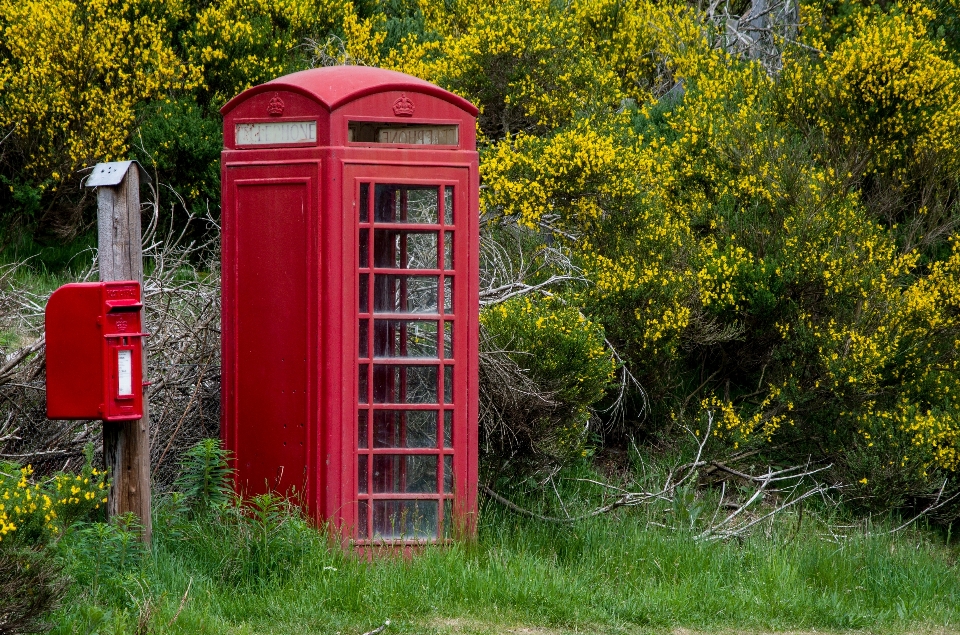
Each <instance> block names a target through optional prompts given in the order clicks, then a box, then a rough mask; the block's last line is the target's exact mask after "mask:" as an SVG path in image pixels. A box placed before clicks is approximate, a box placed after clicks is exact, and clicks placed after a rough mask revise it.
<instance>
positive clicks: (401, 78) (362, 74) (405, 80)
mask: <svg viewBox="0 0 960 635" xmlns="http://www.w3.org/2000/svg"><path fill="white" fill-rule="evenodd" d="M278 88H283V89H287V90H292V91H294V92H299V93H302V94H304V95H306V96H308V97H310V98H312V99H315V100H316V101H318V102H320V103H321V104H323V105H324V106H325V107H326V108H327V109H328V110H331V111H332V110H335V109H336V108H339V107H340V106H342V105H343V104H346V103H348V102H351V101H353V100H355V99H359V98H360V97H363V96H365V95H370V94H372V93H380V92H386V91H391V90H409V91H414V92H419V93H423V94H427V95H432V96H434V97H437V98H439V99H442V100H444V101H447V102H449V103H451V104H453V105H455V106H457V107H458V108H460V109H462V110H464V111H465V112H467V113H469V114H470V116H472V117H476V116H477V113H478V112H479V111H478V110H477V107H476V106H474V105H473V104H471V103H470V102H469V101H467V100H466V99H464V98H463V97H460V96H459V95H455V94H453V93H451V92H450V91H447V90H444V89H442V88H440V87H439V86H436V85H435V84H431V83H430V82H426V81H424V80H422V79H419V78H417V77H414V76H412V75H407V74H406V73H398V72H397V71H390V70H386V69H383V68H372V67H369V66H328V67H326V68H311V69H308V70H305V71H299V72H297V73H291V74H289V75H284V76H283V77H278V78H276V79H274V80H271V81H269V82H267V83H265V84H260V85H259V86H254V87H253V88H250V89H249V90H246V91H244V92H243V93H241V94H239V95H237V96H236V97H234V98H233V99H231V100H230V101H228V102H227V103H226V105H224V107H223V108H221V109H220V113H221V114H223V115H226V114H227V113H228V112H230V111H231V110H233V109H234V108H235V107H236V106H237V105H238V104H240V103H241V102H244V101H246V100H247V99H249V98H250V97H252V96H253V95H257V94H259V93H262V92H265V91H271V90H277V89H278Z"/></svg>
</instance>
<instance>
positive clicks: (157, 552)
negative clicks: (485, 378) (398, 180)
mask: <svg viewBox="0 0 960 635" xmlns="http://www.w3.org/2000/svg"><path fill="white" fill-rule="evenodd" d="M174 507H175V506H173V505H170V504H169V503H168V504H166V505H161V506H160V507H159V509H158V512H157V513H156V524H155V532H156V533H155V544H154V547H153V551H152V553H149V554H142V553H139V552H138V549H137V547H136V543H135V541H131V540H130V536H129V535H127V534H124V533H123V532H119V531H117V530H115V529H111V528H108V527H106V526H103V525H87V526H82V527H80V528H78V529H76V530H74V531H73V532H72V533H71V534H70V535H68V536H65V537H64V539H63V540H62V541H61V543H60V545H59V546H58V549H59V550H60V551H61V553H62V554H63V555H64V558H65V559H66V561H67V562H68V572H69V573H70V574H71V575H72V576H73V577H74V578H75V580H76V584H74V585H73V587H72V590H71V592H70V596H69V597H68V598H67V600H66V601H65V603H64V605H63V607H62V608H61V609H60V610H59V611H58V612H57V613H56V614H55V616H54V620H55V622H56V627H55V629H54V632H55V633H129V632H137V630H138V625H139V627H140V628H141V630H140V632H151V633H191V634H193V633H224V634H226V633H237V634H239V633H243V634H248V633H249V634H253V633H264V634H266V633H304V634H307V633H311V634H313V633H343V634H347V633H357V634H358V635H359V634H361V633H365V632H368V631H370V630H372V629H374V628H376V627H378V626H381V625H383V624H384V622H385V621H386V620H388V619H389V620H390V624H389V626H388V627H387V628H386V629H385V630H384V631H383V632H384V633H387V634H389V633H503V632H516V633H531V634H536V633H646V632H685V631H684V630H683V629H690V630H692V631H711V632H736V633H755V632H767V631H792V632H798V631H803V632H812V631H816V632H823V631H830V632H835V631H850V630H855V631H860V632H870V633H874V632H941V633H949V632H954V631H955V630H958V629H960V567H958V564H957V556H958V547H957V545H956V544H953V545H947V544H946V542H945V540H944V537H943V536H940V535H938V534H935V533H932V532H930V531H920V530H912V531H908V532H903V533H897V534H894V535H888V534H884V533H883V531H884V530H883V527H867V526H860V527H856V528H848V529H846V535H845V536H833V535H831V534H830V533H829V532H828V531H827V527H826V525H825V524H824V523H823V522H822V521H821V520H817V517H816V514H815V513H814V512H809V511H808V513H807V516H806V519H805V520H804V521H803V523H802V524H801V525H800V526H799V530H798V522H797V520H798V518H797V516H796V515H791V514H790V513H785V515H783V516H781V517H779V518H778V519H777V521H776V522H775V523H773V524H770V525H766V526H763V527H761V528H760V529H759V531H757V532H756V533H755V534H754V535H752V536H750V537H747V538H745V539H744V540H742V541H738V540H731V541H727V542H713V543H703V542H696V541H694V540H693V538H692V534H691V533H689V532H684V531H681V530H674V529H668V528H662V527H656V526H653V525H649V524H648V523H647V521H646V519H647V514H646V513H643V512H640V511H638V510H626V511H624V510H621V511H620V512H619V513H616V514H611V515H608V516H604V517H600V518H596V519H593V520H591V521H584V522H581V523H578V524H575V525H573V526H555V525H549V524H544V523H542V522H540V521H534V520H528V519H524V518H521V517H518V516H516V515H514V514H512V513H510V512H508V511H507V510H504V509H503V508H501V507H499V506H498V505H497V504H496V503H493V502H488V503H486V504H485V506H484V507H483V508H482V510H481V522H480V528H479V536H478V539H477V541H476V542H474V543H459V544H454V545H452V546H447V547H443V548H430V549H427V550H426V551H424V552H423V553H422V554H420V555H417V556H415V557H413V558H410V559H403V558H384V559H380V560H377V561H375V562H372V563H371V562H367V561H364V560H363V559H360V558H357V557H355V556H353V555H351V554H348V553H342V552H341V551H339V550H338V549H331V548H330V547H329V546H328V541H327V539H326V537H325V536H324V535H323V534H321V533H320V532H317V531H316V530H314V529H313V528H311V527H310V526H309V525H308V524H307V523H305V522H304V521H302V520H301V519H299V518H298V517H297V516H296V515H295V514H294V515H291V514H289V513H286V512H285V511H284V506H283V505H282V504H280V503H278V502H277V501H275V500H268V501H261V506H260V508H259V509H255V510H254V511H252V512H248V513H246V514H245V515H244V514H238V513H234V512H231V511H229V510H228V511H227V512H225V513H224V514H223V515H222V516H221V517H220V518H219V519H217V518H216V517H215V515H210V514H206V515H201V516H200V517H197V518H194V519H190V518H189V517H188V515H186V514H185V513H184V512H182V511H175V510H174ZM678 629H679V630H678Z"/></svg>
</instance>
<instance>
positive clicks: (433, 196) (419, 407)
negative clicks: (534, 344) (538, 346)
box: [343, 165, 478, 543]
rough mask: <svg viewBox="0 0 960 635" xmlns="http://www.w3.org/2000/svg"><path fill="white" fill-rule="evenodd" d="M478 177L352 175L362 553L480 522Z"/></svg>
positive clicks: (349, 452)
mask: <svg viewBox="0 0 960 635" xmlns="http://www.w3.org/2000/svg"><path fill="white" fill-rule="evenodd" d="M469 180H470V173H469V170H468V169H467V168H466V167H463V168H459V167H439V168H432V167H431V168H424V167H398V166H372V165H348V166H346V169H345V178H344V193H343V200H344V203H345V205H344V207H345V209H344V220H345V228H344V229H345V232H347V234H348V236H349V235H350V234H351V233H352V236H353V240H352V241H351V240H349V239H348V240H346V241H344V245H345V252H349V253H344V261H345V264H347V263H352V268H353V270H354V271H356V284H355V285H354V289H353V293H350V292H349V291H347V293H345V297H348V298H349V297H351V296H353V301H352V302H349V303H348V306H347V307H345V309H346V314H345V315H344V324H350V325H352V327H353V329H355V333H354V337H353V338H352V339H353V342H354V343H355V345H354V351H355V361H356V363H355V365H354V369H355V371H354V372H355V373H356V375H355V377H356V382H355V385H356V398H355V399H353V402H352V403H353V404H355V405H354V406H353V407H352V408H353V409H355V412H353V413H352V417H351V419H352V421H353V425H347V426H344V431H345V432H344V434H345V436H346V437H349V438H344V439H343V447H344V450H345V451H344V459H345V461H344V462H345V463H346V464H347V465H345V466H344V468H345V469H344V472H349V473H351V474H352V475H355V477H356V478H355V479H353V478H347V479H344V481H345V487H347V488H350V489H351V490H352V491H349V492H347V491H345V492H343V494H344V499H345V500H355V501H356V505H355V509H356V520H355V525H354V527H355V535H354V537H355V539H356V540H357V541H358V542H360V543H364V542H380V541H389V542H407V541H424V540H435V539H441V540H442V539H443V538H445V537H447V536H450V535H452V532H454V531H456V530H457V529H458V528H468V527H469V526H470V525H472V523H473V519H474V516H475V506H476V500H475V494H473V492H475V491H476V478H477V457H476V446H477V440H476V435H477V412H476V405H475V404H476V391H477V385H476V382H477V380H476V374H477V368H476V366H477V340H478V325H477V318H476V315H477V308H478V281H477V279H476V274H475V273H474V274H473V275H468V274H467V272H468V271H473V272H476V271H477V270H478V268H477V260H478V254H477V249H478V236H477V234H478V220H477V218H476V214H475V213H473V212H471V210H475V209H476V205H475V201H471V200H469V198H468V197H469V196H470V194H469V192H470V191H471V188H470V186H471V185H472V186H473V191H475V188H476V184H471V183H469ZM351 242H352V248H350V247H349V246H350V244H351ZM344 414H345V415H346V413H344ZM344 420H347V418H346V416H345V417H344ZM351 464H352V465H351ZM458 490H460V491H461V494H460V495H458V494H457V493H458ZM463 492H465V493H467V497H463V495H462V493H463ZM348 524H349V521H348Z"/></svg>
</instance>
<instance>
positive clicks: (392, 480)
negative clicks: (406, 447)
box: [373, 454, 437, 494]
mask: <svg viewBox="0 0 960 635" xmlns="http://www.w3.org/2000/svg"><path fill="white" fill-rule="evenodd" d="M373 492H374V494H390V493H394V492H397V493H403V494H435V493H436V492H437V456H436V455H435V454H375V455H374V457H373Z"/></svg>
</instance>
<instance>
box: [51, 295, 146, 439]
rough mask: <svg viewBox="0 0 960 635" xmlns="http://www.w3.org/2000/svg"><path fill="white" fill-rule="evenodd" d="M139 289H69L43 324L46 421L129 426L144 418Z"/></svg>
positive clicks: (54, 303) (55, 300)
mask: <svg viewBox="0 0 960 635" xmlns="http://www.w3.org/2000/svg"><path fill="white" fill-rule="evenodd" d="M142 308H143V305H142V304H141V303H140V284H139V283H138V282H136V281H118V282H83V283H76V284H67V285H64V286H62V287H60V288H59V289H57V290H56V291H54V292H53V294H52V295H51V296H50V300H49V301H48V302H47V308H46V312H45V321H44V333H45V335H46V355H47V417H48V418H50V419H102V420H104V421H128V420H134V419H140V418H141V417H142V416H143V362H142V356H143V346H142V338H143V335H144V334H143V333H142V332H141V322H140V314H141V310H142Z"/></svg>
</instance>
